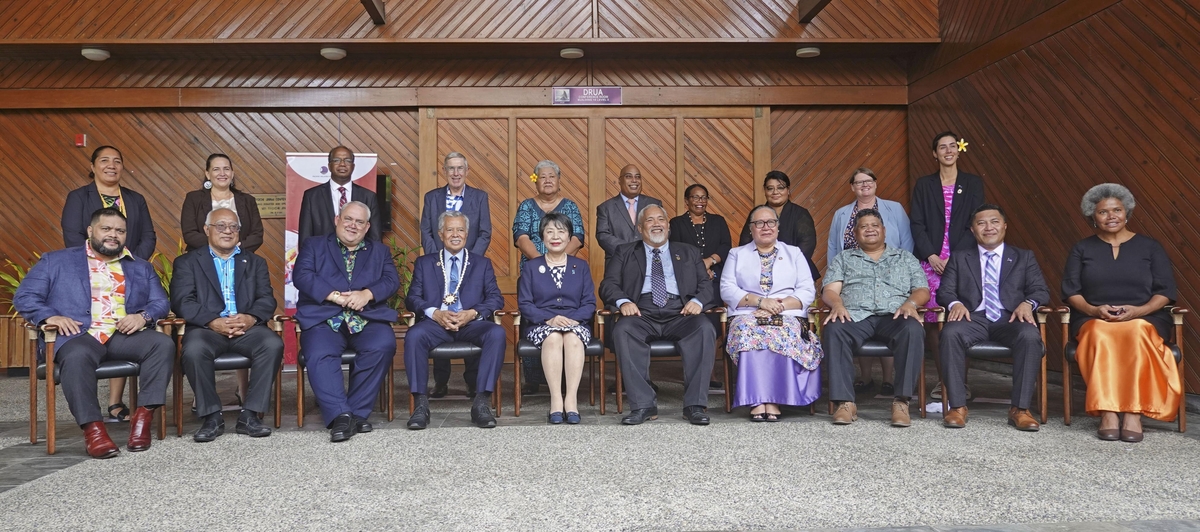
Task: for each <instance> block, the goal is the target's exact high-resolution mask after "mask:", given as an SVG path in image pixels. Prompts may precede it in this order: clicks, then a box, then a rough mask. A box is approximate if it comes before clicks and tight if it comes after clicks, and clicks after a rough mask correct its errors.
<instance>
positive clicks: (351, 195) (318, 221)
mask: <svg viewBox="0 0 1200 532" xmlns="http://www.w3.org/2000/svg"><path fill="white" fill-rule="evenodd" d="M353 176H354V152H352V151H350V148H347V147H345V146H338V147H336V148H334V149H332V150H329V181H326V182H324V183H321V184H320V185H317V186H315V187H312V188H310V189H308V190H305V191H304V198H303V199H301V200H300V232H299V233H300V234H299V235H298V236H299V238H298V239H297V240H296V243H297V246H299V245H300V244H303V243H304V241H305V240H308V237H311V236H322V235H328V234H330V233H332V232H333V231H334V228H335V225H336V223H335V222H334V218H335V217H337V215H338V214H339V213H341V212H342V207H345V206H346V204H347V203H350V202H352V201H357V202H359V203H362V204H363V205H366V206H367V209H369V210H370V211H371V228H370V230H369V231H367V235H366V236H367V240H371V241H375V242H378V241H379V238H380V233H379V230H380V228H381V227H383V225H382V224H381V223H380V221H379V202H378V201H377V200H376V198H375V193H374V192H371V191H370V190H367V189H366V188H364V187H361V186H359V185H357V184H355V183H354V182H353V181H351V178H353Z"/></svg>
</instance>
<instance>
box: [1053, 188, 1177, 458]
mask: <svg viewBox="0 0 1200 532" xmlns="http://www.w3.org/2000/svg"><path fill="white" fill-rule="evenodd" d="M1135 205H1136V202H1135V201H1134V199H1133V194H1132V193H1130V192H1129V189H1127V188H1125V187H1123V186H1121V185H1118V184H1115V183H1105V184H1102V185H1096V186H1094V187H1092V188H1091V190H1088V191H1087V193H1086V194H1084V196H1083V202H1082V204H1081V206H1080V207H1081V209H1082V210H1083V215H1084V217H1086V218H1088V219H1089V220H1090V221H1091V223H1092V226H1093V227H1095V228H1096V234H1095V235H1094V236H1091V237H1088V238H1085V239H1083V240H1081V241H1079V243H1077V244H1075V247H1074V248H1073V249H1072V250H1071V255H1070V256H1069V257H1068V258H1067V267H1066V271H1064V272H1063V280H1062V290H1063V298H1065V299H1066V302H1067V304H1068V305H1070V306H1071V326H1070V334H1071V336H1072V337H1074V338H1075V340H1076V341H1077V342H1078V348H1077V350H1076V352H1075V360H1076V362H1077V363H1078V364H1079V371H1080V373H1082V374H1083V380H1084V382H1086V383H1087V400H1086V403H1085V407H1086V410H1087V413H1088V414H1089V415H1093V416H1095V415H1099V416H1100V429H1099V430H1098V431H1097V436H1098V437H1099V438H1100V439H1102V440H1110V441H1115V440H1118V439H1119V440H1122V441H1126V442H1139V441H1142V416H1143V415H1145V416H1149V417H1150V418H1151V419H1157V420H1160V421H1172V420H1174V419H1175V416H1176V412H1177V406H1178V404H1179V397H1180V394H1181V393H1183V390H1182V388H1181V384H1180V382H1179V371H1178V368H1177V367H1176V365H1175V359H1174V357H1173V355H1172V354H1171V350H1170V349H1169V348H1168V347H1167V346H1166V343H1165V341H1166V339H1168V338H1170V337H1171V336H1170V334H1171V327H1172V324H1173V321H1172V318H1171V314H1170V312H1169V310H1168V309H1167V308H1166V306H1167V305H1170V304H1172V303H1174V301H1175V292H1176V290H1175V277H1174V275H1173V274H1172V272H1171V261H1170V259H1168V258H1167V253H1166V251H1165V250H1163V247H1162V245H1161V244H1159V243H1158V241H1157V240H1154V239H1153V238H1150V237H1148V236H1144V235H1139V234H1137V233H1134V232H1133V231H1130V230H1129V228H1128V227H1127V224H1128V222H1129V218H1130V216H1131V215H1132V214H1133V208H1134V206H1135Z"/></svg>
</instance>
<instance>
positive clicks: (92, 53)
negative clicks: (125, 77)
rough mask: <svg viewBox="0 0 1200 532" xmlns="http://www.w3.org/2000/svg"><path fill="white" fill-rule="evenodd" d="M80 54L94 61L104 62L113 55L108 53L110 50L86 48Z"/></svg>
mask: <svg viewBox="0 0 1200 532" xmlns="http://www.w3.org/2000/svg"><path fill="white" fill-rule="evenodd" d="M80 53H82V54H83V56H84V57H86V58H88V59H91V60H92V61H103V60H105V59H108V58H109V57H112V54H110V53H108V50H103V49H100V48H84V49H83V50H81V51H80Z"/></svg>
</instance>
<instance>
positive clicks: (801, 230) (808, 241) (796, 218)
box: [718, 170, 821, 299]
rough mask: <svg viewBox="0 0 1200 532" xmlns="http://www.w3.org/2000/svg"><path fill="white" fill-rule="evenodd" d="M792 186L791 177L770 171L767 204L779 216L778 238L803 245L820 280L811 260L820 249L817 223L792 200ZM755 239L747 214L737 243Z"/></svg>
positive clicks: (768, 173)
mask: <svg viewBox="0 0 1200 532" xmlns="http://www.w3.org/2000/svg"><path fill="white" fill-rule="evenodd" d="M791 189H792V180H791V179H788V176H787V174H785V173H783V172H780V171H779V170H771V171H770V172H767V177H766V178H765V179H763V191H764V192H766V196H767V203H766V204H767V205H768V206H770V207H771V208H772V209H775V215H776V216H778V217H779V237H778V240H779V241H780V242H783V243H784V244H789V245H792V246H796V247H798V248H800V251H803V252H804V258H805V260H807V261H808V268H809V269H810V270H812V278H813V279H817V278H819V277H821V273H820V272H819V271H817V265H816V264H814V263H813V261H812V256H813V253H814V252H816V251H817V226H816V223H815V222H813V217H812V214H809V212H808V209H805V208H804V207H801V206H799V205H797V204H795V203H793V202H792V201H791ZM750 212H754V210H753V209H751V210H750ZM753 240H754V238H753V237H752V236H751V235H750V216H746V223H745V224H743V225H742V234H741V236H739V237H738V245H739V246H744V245H746V244H749V243H750V242H751V241H753ZM718 299H719V298H718Z"/></svg>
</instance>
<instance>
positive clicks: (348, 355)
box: [274, 316, 403, 427]
mask: <svg viewBox="0 0 1200 532" xmlns="http://www.w3.org/2000/svg"><path fill="white" fill-rule="evenodd" d="M274 319H275V321H279V322H281V323H282V322H288V321H290V322H292V323H293V326H292V327H281V328H282V329H291V330H292V331H293V332H294V334H295V335H296V345H297V346H298V345H300V341H299V340H300V322H298V321H296V320H295V319H294V318H291V317H289V316H275V318H274ZM401 319H403V316H401ZM280 334H283V333H282V332H281V333H280ZM357 357H358V353H356V352H355V351H354V350H352V349H347V350H346V351H344V352H343V353H342V365H343V366H345V367H346V369H349V368H352V367H354V359H355V358H357ZM395 358H396V357H395V353H393V354H392V356H390V357H388V361H387V377H386V378H384V379H383V384H382V386H381V387H380V389H379V399H380V401H385V399H384V398H386V402H387V419H388V421H391V420H393V419H395V418H396V413H395V405H396V403H395V390H396V386H395V384H396V381H395V373H394V372H393V369H394V368H393V365H394V364H395ZM304 364H305V360H304V350H303V349H301V350H299V352H297V353H296V426H297V427H303V426H304ZM279 367H280V373H281V374H280V375H277V376H276V379H275V387H276V390H277V393H279V392H278V390H280V389H281V385H280V384H279V378H280V377H282V371H283V365H282V364H280V366H279ZM277 398H278V396H277ZM275 405H276V409H278V408H279V401H278V400H276V402H275ZM380 410H383V406H382V405H380ZM277 423H278V422H277ZM276 426H278V425H276Z"/></svg>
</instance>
